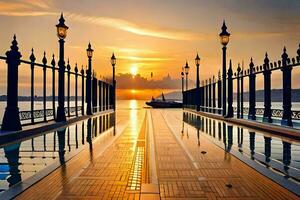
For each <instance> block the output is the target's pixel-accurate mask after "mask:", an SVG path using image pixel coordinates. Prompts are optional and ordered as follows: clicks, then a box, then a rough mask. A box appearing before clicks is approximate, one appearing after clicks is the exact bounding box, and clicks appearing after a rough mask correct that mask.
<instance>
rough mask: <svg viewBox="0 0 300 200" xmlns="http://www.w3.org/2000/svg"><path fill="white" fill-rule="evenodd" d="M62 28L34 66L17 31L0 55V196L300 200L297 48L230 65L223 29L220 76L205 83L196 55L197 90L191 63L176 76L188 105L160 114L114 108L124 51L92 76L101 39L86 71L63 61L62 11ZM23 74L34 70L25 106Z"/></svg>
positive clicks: (141, 107) (140, 106)
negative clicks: (0, 97) (275, 95)
mask: <svg viewBox="0 0 300 200" xmlns="http://www.w3.org/2000/svg"><path fill="white" fill-rule="evenodd" d="M56 28H57V36H58V39H59V40H58V49H59V54H58V56H57V57H56V56H55V55H51V56H49V55H48V54H47V53H46V52H44V53H43V57H42V58H41V59H39V60H41V62H38V61H37V60H38V59H37V58H36V55H35V49H34V48H32V49H31V50H30V56H29V58H28V59H26V58H22V52H21V50H20V49H19V45H20V44H19V43H18V39H17V36H16V35H14V36H13V37H12V41H11V46H10V48H8V50H7V52H6V54H5V55H2V56H0V60H2V61H3V62H2V64H3V66H5V69H6V72H7V84H6V85H5V87H6V91H7V93H6V95H5V104H6V105H5V106H6V107H5V111H4V114H3V118H2V124H1V130H0V199H20V200H23V199H28V200H34V199H37V200H40V199H139V200H147V199H151V200H155V199H166V200H167V199H169V200H171V199H175V200H176V199H228V200H229V199H249V200H250V199H289V200H291V199H299V196H300V189H299V188H300V162H299V161H300V142H299V139H300V129H299V123H300V121H299V120H300V111H298V110H296V109H293V107H292V104H293V102H292V70H293V69H294V68H296V67H298V66H300V46H299V49H296V50H295V51H294V52H296V53H295V57H294V58H292V57H289V55H288V51H287V48H286V47H284V48H283V51H282V55H281V56H280V60H279V61H275V62H271V61H270V60H269V55H268V54H267V53H266V54H265V57H264V62H263V63H262V64H261V65H258V66H255V65H254V58H250V61H249V68H247V69H246V68H244V67H243V66H241V65H240V64H238V65H237V66H236V67H234V66H233V64H232V63H233V62H232V60H229V62H227V61H226V59H227V54H226V52H227V44H228V42H229V36H230V33H229V32H227V26H226V24H225V21H224V22H223V25H222V28H221V33H220V39H221V44H222V56H223V57H222V59H223V60H222V66H221V67H220V69H222V72H221V71H219V73H218V74H217V75H215V76H212V77H211V78H208V79H206V80H202V74H201V73H200V72H201V70H202V69H201V66H200V60H201V58H200V56H201V54H200V53H198V54H197V56H196V58H195V66H196V81H195V83H196V84H195V88H192V87H191V86H190V88H189V85H188V84H189V69H190V66H189V64H188V62H187V61H186V63H185V65H184V66H183V67H182V71H181V73H180V75H181V77H180V78H181V81H182V82H181V83H182V88H181V92H182V97H183V99H182V105H183V106H182V108H172V109H154V108H150V107H146V106H145V102H144V101H138V100H118V101H117V100H116V88H117V81H116V77H115V76H116V74H115V73H116V72H115V71H116V69H118V68H117V67H118V64H117V54H116V55H115V53H112V54H111V57H109V58H107V61H108V62H109V61H110V65H111V66H109V67H111V71H112V72H111V77H104V76H103V74H102V72H103V71H102V70H98V71H97V70H95V69H96V67H95V63H94V60H93V58H94V57H93V56H94V54H93V53H94V51H96V50H97V49H95V50H94V49H93V48H92V44H93V43H92V42H88V44H87V49H86V55H85V57H84V58H85V59H86V60H87V66H86V67H84V66H83V65H82V66H81V65H80V64H79V63H77V61H71V60H70V59H67V58H65V47H64V44H65V42H67V31H69V27H68V26H67V25H66V24H65V18H64V16H63V14H61V16H60V18H59V22H58V24H57V25H56ZM121 59H122V58H121ZM50 60H51V61H50ZM79 66H81V67H79ZM21 68H26V69H28V71H29V72H30V76H29V77H30V80H29V81H28V82H29V85H30V94H28V96H26V97H22V98H25V99H26V98H27V100H28V99H30V101H28V106H27V107H26V106H25V108H24V107H22V108H21V106H20V99H21V98H20V95H19V90H20V84H19V78H20V70H21ZM37 70H41V72H42V76H41V79H42V96H39V97H38V96H37V95H36V87H37V84H36V82H35V81H36V76H35V73H36V72H37ZM272 72H279V73H281V74H282V91H284V92H283V94H282V109H277V108H276V109H275V108H272V99H271V91H272V88H271V79H272V76H271V74H272ZM257 76H263V83H264V85H263V86H264V89H263V90H264V106H263V107H257V106H256V103H257V102H256V91H257V88H256V78H257ZM47 77H48V79H47ZM49 77H50V78H49ZM151 78H152V73H151ZM180 78H179V81H180ZM49 79H51V81H49ZM145 80H146V79H145ZM245 81H248V83H249V84H248V85H247V87H248V88H247V91H248V94H249V95H248V96H247V97H248V99H247V100H246V99H245V94H244V90H245V89H246V87H244V82H245ZM49 88H51V90H50V91H49ZM234 90H236V92H234ZM245 91H246V90H245ZM37 101H39V102H40V104H41V108H36V105H37V104H36V102H37ZM163 101H166V100H163ZM234 101H235V103H236V105H234ZM177 103H178V102H177ZM178 104H179V105H181V103H178ZM246 104H248V105H247V106H244V105H246Z"/></svg>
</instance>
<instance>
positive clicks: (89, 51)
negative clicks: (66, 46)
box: [86, 43, 94, 115]
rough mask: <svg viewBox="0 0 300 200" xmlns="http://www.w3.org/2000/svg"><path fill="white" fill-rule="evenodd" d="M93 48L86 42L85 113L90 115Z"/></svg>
mask: <svg viewBox="0 0 300 200" xmlns="http://www.w3.org/2000/svg"><path fill="white" fill-rule="evenodd" d="M93 52H94V50H93V49H92V45H91V43H89V44H88V48H87V49H86V54H87V57H88V69H87V71H86V76H87V77H86V101H87V105H86V106H87V108H86V114H87V115H92V114H93V113H92V102H91V101H92V87H91V84H92V57H93Z"/></svg>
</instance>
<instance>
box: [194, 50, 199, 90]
mask: <svg viewBox="0 0 300 200" xmlns="http://www.w3.org/2000/svg"><path fill="white" fill-rule="evenodd" d="M195 64H196V66H197V77H196V87H197V88H199V87H200V80H199V66H200V57H199V55H198V53H197V56H196V58H195Z"/></svg>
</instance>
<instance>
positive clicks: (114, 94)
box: [110, 53, 117, 111]
mask: <svg viewBox="0 0 300 200" xmlns="http://www.w3.org/2000/svg"><path fill="white" fill-rule="evenodd" d="M110 62H111V65H112V67H113V109H114V111H116V80H115V79H116V78H115V66H116V63H117V59H116V57H115V54H114V53H113V54H112V56H111V58H110Z"/></svg>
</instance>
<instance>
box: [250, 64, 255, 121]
mask: <svg viewBox="0 0 300 200" xmlns="http://www.w3.org/2000/svg"><path fill="white" fill-rule="evenodd" d="M249 67H250V74H249V114H248V119H252V120H255V119H256V116H255V77H256V75H255V74H254V64H253V60H252V58H251V62H250V64H249Z"/></svg>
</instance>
